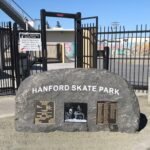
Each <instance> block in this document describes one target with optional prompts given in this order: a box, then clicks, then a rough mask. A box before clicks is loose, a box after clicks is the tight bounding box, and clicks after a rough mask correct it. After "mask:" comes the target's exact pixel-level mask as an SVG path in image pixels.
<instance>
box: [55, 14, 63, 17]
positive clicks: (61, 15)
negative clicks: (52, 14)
mask: <svg viewBox="0 0 150 150" xmlns="http://www.w3.org/2000/svg"><path fill="white" fill-rule="evenodd" d="M56 16H58V17H63V16H64V14H56Z"/></svg>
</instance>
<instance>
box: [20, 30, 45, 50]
mask: <svg viewBox="0 0 150 150" xmlns="http://www.w3.org/2000/svg"><path fill="white" fill-rule="evenodd" d="M19 42H20V47H19V52H26V51H41V50H42V46H41V45H42V44H41V33H29V32H20V33H19Z"/></svg>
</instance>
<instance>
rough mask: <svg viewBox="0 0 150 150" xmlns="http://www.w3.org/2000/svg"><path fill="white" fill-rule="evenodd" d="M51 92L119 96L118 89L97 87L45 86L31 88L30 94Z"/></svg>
mask: <svg viewBox="0 0 150 150" xmlns="http://www.w3.org/2000/svg"><path fill="white" fill-rule="evenodd" d="M51 91H54V92H58V91H64V92H65V91H73V92H102V93H107V94H110V95H119V89H115V88H112V87H103V86H97V85H47V86H43V87H36V88H32V94H36V93H44V92H51Z"/></svg>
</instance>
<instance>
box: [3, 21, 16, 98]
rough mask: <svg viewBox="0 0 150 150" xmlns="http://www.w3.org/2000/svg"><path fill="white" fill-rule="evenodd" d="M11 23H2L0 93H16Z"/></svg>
mask: <svg viewBox="0 0 150 150" xmlns="http://www.w3.org/2000/svg"><path fill="white" fill-rule="evenodd" d="M12 37H13V34H12V27H11V23H2V24H1V25H0V95H6V94H14V93H15V80H16V78H15V71H14V53H13V41H12V39H13V38H12Z"/></svg>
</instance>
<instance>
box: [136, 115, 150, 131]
mask: <svg viewBox="0 0 150 150" xmlns="http://www.w3.org/2000/svg"><path fill="white" fill-rule="evenodd" d="M147 122H148V120H147V117H146V116H145V115H144V114H143V113H140V125H139V130H138V131H141V130H142V129H144V128H145V127H146V124H147Z"/></svg>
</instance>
